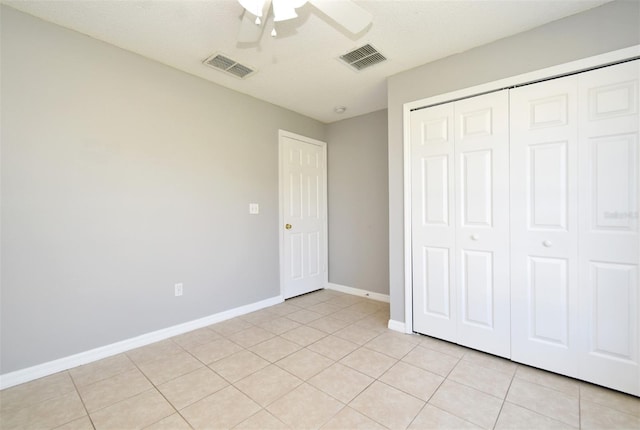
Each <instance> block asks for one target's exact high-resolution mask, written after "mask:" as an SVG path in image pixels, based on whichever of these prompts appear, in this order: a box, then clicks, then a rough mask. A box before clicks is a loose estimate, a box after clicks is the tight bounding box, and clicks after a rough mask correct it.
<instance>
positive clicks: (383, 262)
mask: <svg viewBox="0 0 640 430" xmlns="http://www.w3.org/2000/svg"><path fill="white" fill-rule="evenodd" d="M387 135H388V132H387V110H386V109H385V110H381V111H377V112H373V113H370V114H367V115H362V116H359V117H355V118H351V119H346V120H343V121H339V122H334V123H332V124H329V126H328V128H327V139H328V141H329V144H328V166H329V167H328V169H329V172H328V177H329V181H328V182H329V189H328V196H329V197H328V200H329V282H333V283H336V284H341V285H346V286H348V287H353V288H360V289H363V290H367V291H373V292H376V293H380V294H389V230H388V228H389V218H388V211H389V206H388V204H389V201H388V179H387Z"/></svg>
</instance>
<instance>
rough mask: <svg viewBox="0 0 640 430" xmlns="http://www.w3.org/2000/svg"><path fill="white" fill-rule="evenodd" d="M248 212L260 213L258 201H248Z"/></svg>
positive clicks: (252, 213)
mask: <svg viewBox="0 0 640 430" xmlns="http://www.w3.org/2000/svg"><path fill="white" fill-rule="evenodd" d="M249 213H250V214H251V215H258V214H259V213H260V205H259V204H258V203H249Z"/></svg>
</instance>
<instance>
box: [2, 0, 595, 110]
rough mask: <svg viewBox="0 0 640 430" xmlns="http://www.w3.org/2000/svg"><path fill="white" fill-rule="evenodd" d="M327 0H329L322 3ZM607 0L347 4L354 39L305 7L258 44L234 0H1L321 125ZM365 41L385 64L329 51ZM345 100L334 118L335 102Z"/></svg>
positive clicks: (381, 103)
mask: <svg viewBox="0 0 640 430" xmlns="http://www.w3.org/2000/svg"><path fill="white" fill-rule="evenodd" d="M327 1H336V0H327ZM337 1H340V0H337ZM606 2H607V1H604V0H600V1H590V0H567V1H565V0H551V1H544V0H534V1H530V0H510V1H488V0H487V1H484V0H475V1H431V0H422V1H412V0H395V1H377V0H368V1H356V3H357V4H359V5H360V6H362V7H363V8H365V9H367V10H368V11H369V12H371V13H372V14H373V16H374V20H373V24H372V25H371V27H370V28H369V29H368V31H365V32H363V33H362V34H359V35H357V36H353V35H350V34H348V33H346V32H344V31H343V30H341V29H340V28H339V27H338V26H337V25H335V23H333V22H332V21H330V20H329V19H328V18H326V17H325V16H324V15H322V14H321V13H320V12H319V11H317V9H314V8H313V6H311V5H309V4H307V5H305V6H303V7H302V8H300V9H298V10H297V11H298V15H299V18H297V19H296V20H292V21H286V22H282V23H278V27H277V29H278V33H279V36H278V37H277V38H271V37H270V36H269V35H268V32H269V31H270V30H271V28H272V26H273V23H272V22H267V24H266V25H267V29H266V31H265V34H264V35H263V38H262V39H261V42H260V43H259V44H253V45H246V44H245V45H244V46H241V45H239V44H238V43H237V42H236V37H237V33H238V29H239V26H240V17H241V15H242V11H243V9H242V6H240V5H239V4H238V2H237V0H209V1H189V0H174V1H114V0H111V1H86V0H79V1H78V0H76V1H9V0H2V3H4V4H7V5H9V6H11V7H13V8H16V9H18V10H21V11H24V12H27V13H29V14H32V15H35V16H37V17H40V18H42V19H44V20H46V21H51V22H53V23H56V24H59V25H61V26H63V27H67V28H70V29H73V30H76V31H78V32H81V33H85V34H87V35H89V36H91V37H94V38H96V39H99V40H103V41H105V42H108V43H110V44H113V45H116V46H119V47H121V48H124V49H126V50H129V51H132V52H136V53H138V54H140V55H143V56H145V57H147V58H150V59H153V60H156V61H159V62H161V63H164V64H167V65H170V66H172V67H175V68H176V69H179V70H183V71H185V72H187V73H190V74H193V75H196V76H199V77H201V78H204V79H207V80H209V81H212V82H215V83H218V84H220V85H223V86H225V87H229V88H232V89H234V90H237V91H239V92H242V93H245V94H249V95H251V96H254V97H257V98H259V99H262V100H265V101H268V102H270V103H273V104H276V105H279V106H282V107H284V108H287V109H291V110H293V111H296V112H299V113H301V114H304V115H307V116H309V117H312V118H315V119H318V120H320V121H323V122H333V121H337V120H340V119H344V118H348V117H352V116H356V115H362V114H365V113H369V112H373V111H376V110H379V109H383V108H385V107H386V106H387V90H386V78H387V77H388V76H391V75H394V74H396V73H399V72H401V71H404V70H407V69H410V68H413V67H416V66H419V65H421V64H425V63H428V62H430V61H434V60H437V59H439V58H443V57H446V56H449V55H452V54H455V53H459V52H463V51H466V50H468V49H471V48H473V47H476V46H480V45H483V44H486V43H489V42H491V41H494V40H497V39H501V38H504V37H507V36H510V35H513V34H516V33H519V32H522V31H525V30H528V29H531V28H534V27H537V26H540V25H542V24H545V23H547V22H550V21H554V20H557V19H560V18H562V17H565V16H568V15H572V14H575V13H579V12H581V11H583V10H586V9H590V8H592V7H595V6H598V5H600V4H603V3H606ZM366 43H371V44H372V45H373V46H375V47H376V48H377V49H378V50H379V51H381V53H382V54H384V55H385V56H386V57H387V58H388V61H386V62H384V63H381V64H378V65H375V66H373V67H371V68H369V69H366V70H363V71H360V72H356V71H353V70H351V69H350V68H349V67H347V66H346V65H344V64H343V63H342V62H340V61H339V60H338V59H337V58H338V57H339V56H340V55H342V54H344V53H346V52H347V51H350V50H352V49H353V48H357V47H360V46H362V45H364V44H366ZM216 52H222V53H224V54H226V55H228V56H229V57H231V58H233V59H235V60H237V61H240V62H242V63H244V64H247V65H250V66H252V67H254V68H256V69H257V70H258V72H257V73H255V74H254V75H252V76H250V77H248V78H246V79H245V80H240V79H238V78H236V77H233V76H228V75H226V74H224V73H222V72H219V71H216V70H214V69H211V68H208V67H206V66H204V65H203V64H202V61H203V60H204V59H206V58H207V57H209V56H210V55H211V54H213V53H216ZM339 105H341V106H346V107H347V111H346V112H345V113H344V114H342V115H340V114H336V113H335V112H334V111H333V109H334V107H335V106H339Z"/></svg>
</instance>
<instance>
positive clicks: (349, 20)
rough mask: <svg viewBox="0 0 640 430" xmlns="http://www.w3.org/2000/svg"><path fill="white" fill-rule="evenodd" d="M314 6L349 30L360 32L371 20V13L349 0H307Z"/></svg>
mask: <svg viewBox="0 0 640 430" xmlns="http://www.w3.org/2000/svg"><path fill="white" fill-rule="evenodd" d="M309 3H311V4H312V5H313V6H314V7H316V8H317V9H319V10H320V11H321V12H322V13H324V14H325V15H327V16H328V17H329V18H331V19H333V20H334V21H335V22H337V23H338V24H340V25H341V26H343V27H344V28H346V29H347V30H349V31H350V32H351V33H354V34H356V33H360V32H361V31H362V30H364V29H365V28H367V26H368V25H369V24H370V23H371V21H372V20H373V15H372V14H371V13H370V12H368V11H366V10H364V9H362V8H361V7H360V6H358V5H357V4H355V3H353V2H352V1H350V0H337V1H336V0H309Z"/></svg>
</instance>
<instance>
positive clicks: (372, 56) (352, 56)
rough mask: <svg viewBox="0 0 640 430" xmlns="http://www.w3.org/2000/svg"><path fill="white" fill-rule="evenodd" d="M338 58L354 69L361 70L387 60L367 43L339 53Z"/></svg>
mask: <svg viewBox="0 0 640 430" xmlns="http://www.w3.org/2000/svg"><path fill="white" fill-rule="evenodd" d="M340 59H341V60H342V61H344V62H345V63H347V64H348V65H350V66H351V67H353V68H354V69H356V70H363V69H366V68H367V67H371V66H373V65H374V64H378V63H382V62H383V61H386V60H387V58H386V57H385V56H384V55H382V54H381V53H379V52H378V51H377V50H376V48H374V47H373V46H371V45H369V44H366V45H364V46H362V47H360V48H358V49H354V50H353V51H351V52H347V53H346V54H344V55H341V56H340Z"/></svg>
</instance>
